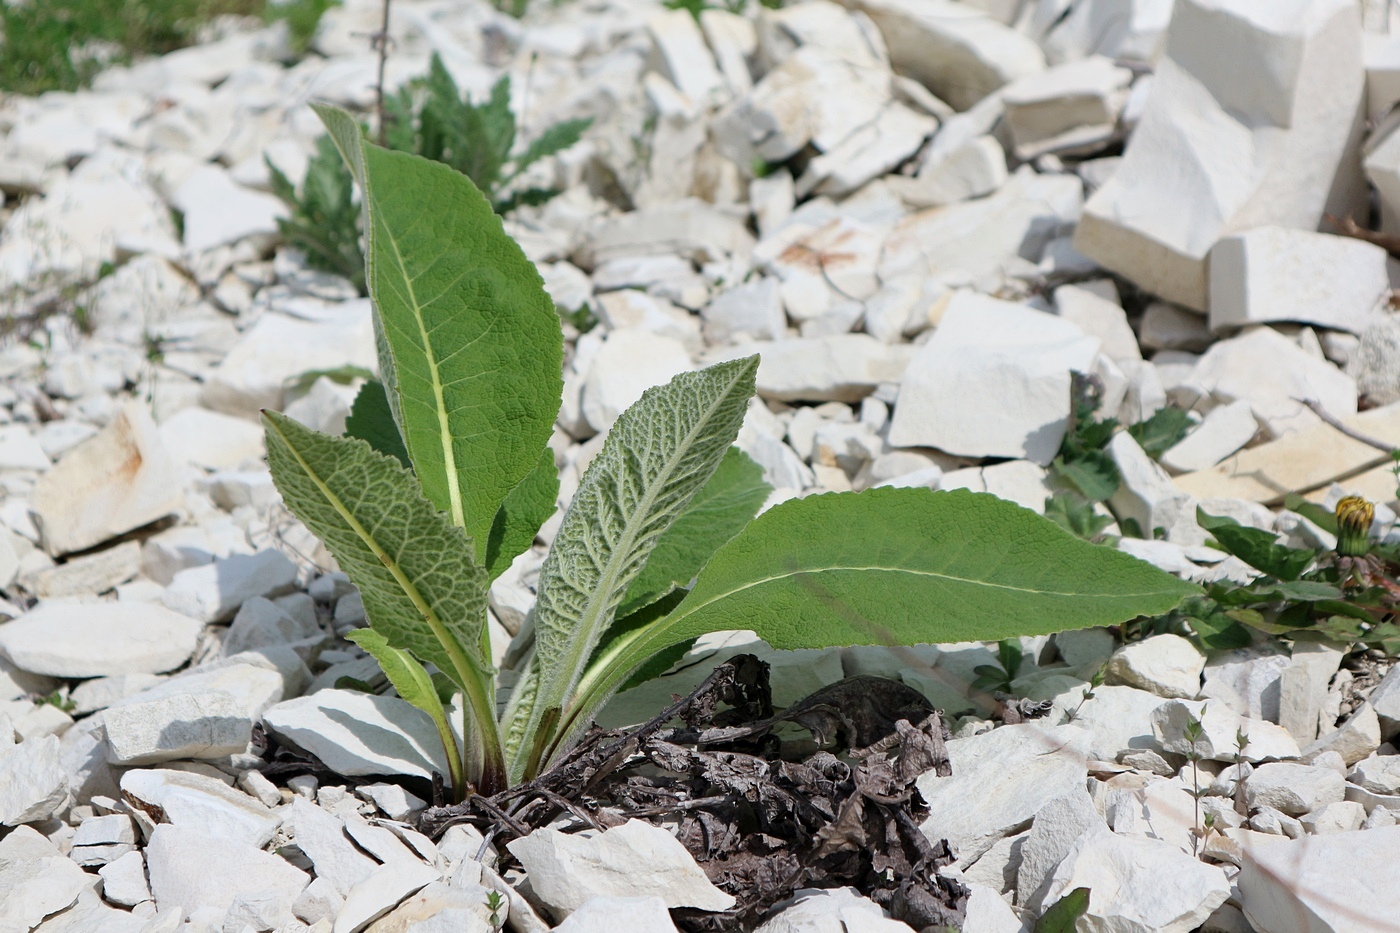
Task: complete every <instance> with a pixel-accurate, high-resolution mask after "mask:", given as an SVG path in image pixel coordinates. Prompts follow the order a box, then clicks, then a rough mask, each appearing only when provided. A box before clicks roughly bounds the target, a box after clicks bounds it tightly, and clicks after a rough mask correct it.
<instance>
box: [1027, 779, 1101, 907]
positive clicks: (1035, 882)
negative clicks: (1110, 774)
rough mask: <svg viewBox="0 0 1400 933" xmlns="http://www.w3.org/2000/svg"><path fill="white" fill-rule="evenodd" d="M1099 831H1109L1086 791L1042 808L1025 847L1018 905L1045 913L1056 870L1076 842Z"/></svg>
mask: <svg viewBox="0 0 1400 933" xmlns="http://www.w3.org/2000/svg"><path fill="white" fill-rule="evenodd" d="M1095 828H1104V829H1106V828H1107V825H1106V824H1105V823H1104V819H1103V817H1102V816H1101V815H1100V814H1099V812H1098V810H1096V809H1095V808H1094V801H1093V799H1092V798H1091V797H1090V796H1089V792H1088V791H1086V790H1085V789H1084V788H1083V787H1077V788H1075V789H1074V790H1071V791H1069V792H1068V793H1066V794H1064V795H1062V796H1060V797H1056V798H1055V799H1053V800H1051V801H1049V802H1047V803H1046V804H1045V805H1044V806H1043V807H1041V808H1040V812H1038V813H1037V814H1036V815H1035V822H1033V823H1032V824H1031V829H1030V833H1029V835H1027V837H1026V841H1025V843H1024V844H1023V845H1022V846H1021V865H1020V868H1019V869H1017V872H1016V892H1017V895H1016V898H1017V904H1019V905H1020V906H1021V907H1023V908H1025V909H1027V910H1030V911H1032V912H1039V911H1041V910H1042V909H1043V908H1044V906H1045V892H1046V891H1047V890H1049V885H1050V880H1051V876H1052V875H1053V874H1054V871H1055V867H1056V866H1057V865H1059V864H1060V862H1061V861H1063V860H1064V857H1065V856H1066V855H1068V854H1069V852H1070V849H1071V848H1072V847H1073V846H1074V841H1075V840H1076V839H1078V838H1079V837H1080V836H1082V835H1083V834H1084V833H1086V832H1089V831H1091V830H1093V829H1095Z"/></svg>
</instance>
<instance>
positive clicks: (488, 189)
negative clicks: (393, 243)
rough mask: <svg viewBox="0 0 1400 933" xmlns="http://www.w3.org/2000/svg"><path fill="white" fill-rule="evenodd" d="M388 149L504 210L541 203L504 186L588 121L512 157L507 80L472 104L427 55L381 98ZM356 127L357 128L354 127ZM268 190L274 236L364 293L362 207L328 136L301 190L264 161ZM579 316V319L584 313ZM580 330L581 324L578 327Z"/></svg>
mask: <svg viewBox="0 0 1400 933" xmlns="http://www.w3.org/2000/svg"><path fill="white" fill-rule="evenodd" d="M384 108H385V114H386V123H385V140H386V144H387V146H388V148H390V149H393V150H397V151H399V152H409V153H414V154H416V155H420V156H423V157H425V158H428V159H432V160H433V161H435V162H442V163H443V164H445V165H449V166H451V167H452V168H455V169H456V170H457V171H459V172H462V173H463V174H464V175H466V176H467V177H468V178H470V179H471V180H472V181H473V182H474V183H475V184H476V186H477V188H479V189H480V190H482V191H483V192H485V193H486V194H487V196H488V197H489V198H490V199H491V204H492V208H493V209H494V210H495V211H496V212H497V213H499V214H506V213H509V212H510V211H512V210H514V209H515V208H517V207H520V206H523V205H538V204H543V203H545V202H546V201H548V200H549V199H550V198H552V197H554V196H555V195H556V194H558V193H559V192H558V191H557V190H555V189H553V188H528V189H525V190H523V191H511V190H509V189H510V188H511V185H512V184H513V183H514V182H515V181H516V180H517V179H518V178H519V177H520V176H521V174H522V173H523V172H525V171H526V170H527V169H528V168H530V166H532V165H534V164H535V163H536V162H538V161H539V160H540V159H543V158H545V157H547V156H550V155H553V154H554V153H556V152H559V151H561V150H564V149H567V148H569V147H570V146H572V145H573V144H574V143H576V142H578V141H579V138H580V137H581V136H582V134H583V131H584V130H586V129H587V128H588V127H589V125H590V124H591V123H592V121H591V120H567V121H565V122H563V123H556V124H555V125H554V126H552V127H550V128H549V129H548V130H546V131H545V132H544V134H543V135H541V136H540V137H539V139H536V140H535V141H534V142H533V143H531V144H530V145H529V146H527V147H526V148H525V151H524V152H522V153H521V154H520V155H519V156H515V157H512V156H511V150H512V149H513V148H514V146H515V132H516V125H515V115H514V114H513V113H512V112H511V109H510V79H509V77H504V78H501V80H500V81H498V82H497V83H496V85H495V87H494V88H492V90H491V96H490V98H489V99H488V100H487V102H486V103H484V104H480V105H475V104H472V103H471V102H470V101H468V100H465V99H463V98H461V97H460V96H459V95H458V91H457V85H456V82H454V81H453V80H452V76H451V75H450V74H449V73H448V71H447V69H446V68H445V67H443V64H442V60H441V59H440V58H438V56H437V54H436V53H434V54H433V58H432V63H431V66H430V68H429V72H428V76H427V77H426V78H423V79H419V80H417V81H413V82H410V83H409V84H408V85H407V86H406V87H404V88H402V89H401V90H400V91H399V92H398V94H396V95H392V96H389V97H386V98H385V100H384ZM362 132H363V130H362ZM267 168H268V173H269V175H270V177H271V180H272V193H273V194H275V195H277V197H278V198H280V199H281V200H282V202H283V203H285V204H286V205H287V207H288V209H289V210H290V212H291V216H290V217H288V218H287V219H285V220H279V221H278V227H279V228H280V229H281V231H282V236H283V237H284V238H285V239H286V240H287V242H288V243H290V244H291V245H293V246H295V247H296V248H298V249H300V250H301V251H302V252H304V253H305V254H306V261H307V265H309V266H311V268H313V269H320V270H322V271H325V272H332V273H335V274H336V275H340V276H343V277H345V278H347V279H349V280H350V281H351V282H352V283H354V285H355V287H356V288H357V289H359V291H360V294H365V293H366V292H365V258H364V252H363V250H362V248H361V245H360V234H361V226H360V218H361V215H362V211H361V210H360V207H359V205H357V204H356V202H355V181H354V177H353V176H352V175H351V174H350V170H349V169H348V168H347V167H346V165H345V160H344V159H342V158H341V157H340V152H339V150H338V149H337V147H336V143H335V142H334V141H333V140H332V139H331V138H330V136H322V137H321V138H320V139H319V140H317V142H316V154H315V155H314V156H313V157H312V158H311V160H310V161H309V162H308V163H307V166H306V177H305V179H304V180H303V181H302V185H301V193H300V194H298V193H297V189H296V186H295V185H293V184H292V183H291V181H290V180H288V178H287V177H286V175H285V174H284V173H283V172H281V171H280V170H279V169H278V168H277V167H276V166H275V165H273V164H272V163H271V162H270V161H269V162H268V163H267ZM584 320H585V322H586V319H584ZM581 329H586V328H581Z"/></svg>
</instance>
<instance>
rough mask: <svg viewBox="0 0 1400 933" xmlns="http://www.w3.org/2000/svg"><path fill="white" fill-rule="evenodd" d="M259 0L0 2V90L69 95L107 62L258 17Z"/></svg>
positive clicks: (172, 47) (169, 46) (187, 41)
mask: <svg viewBox="0 0 1400 933" xmlns="http://www.w3.org/2000/svg"><path fill="white" fill-rule="evenodd" d="M264 2H265V0H145V2H141V3H130V2H124V0H30V2H27V3H0V35H3V37H4V38H3V40H2V41H3V43H4V44H3V46H0V90H5V91H10V92H13V93H17V94H41V93H43V92H44V91H55V90H59V91H74V90H77V89H78V88H80V87H82V86H83V85H85V84H86V83H87V82H88V81H90V80H91V79H92V77H93V76H94V75H95V74H96V73H97V72H98V71H99V70H100V69H101V68H103V67H105V65H106V64H107V63H109V62H127V61H130V60H131V59H133V58H134V57H136V56H140V55H163V54H165V53H166V52H171V51H174V50H175V49H178V48H183V47H184V46H187V45H190V44H192V43H193V42H194V41H196V38H197V35H198V32H199V28H200V27H201V26H202V25H203V24H204V23H207V22H208V21H209V20H210V19H212V18H213V17H215V16H218V15H221V14H226V13H233V14H241V15H258V14H260V13H261V12H262V10H263V4H264Z"/></svg>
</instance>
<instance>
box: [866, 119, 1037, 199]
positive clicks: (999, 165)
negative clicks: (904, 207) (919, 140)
mask: <svg viewBox="0 0 1400 933" xmlns="http://www.w3.org/2000/svg"><path fill="white" fill-rule="evenodd" d="M1008 177H1010V176H1009V175H1008V174H1007V171H1006V153H1005V152H1004V151H1003V150H1002V148H1001V143H999V142H997V141H996V138H995V137H993V136H976V137H974V138H972V139H970V140H968V141H967V142H965V143H963V144H962V145H961V146H958V147H957V148H955V149H953V150H951V151H949V152H948V153H947V154H945V155H944V156H943V157H942V158H941V159H938V160H936V161H930V162H924V163H923V165H921V166H920V167H919V171H918V172H917V173H916V174H915V175H914V177H913V178H908V177H905V176H903V175H890V176H889V177H888V178H886V179H885V183H886V184H888V185H890V187H891V188H892V189H893V190H894V192H895V193H896V194H898V195H899V197H900V198H901V199H902V200H903V201H904V203H905V204H908V205H910V206H911V207H940V206H942V205H945V204H957V203H958V202H959V201H967V200H971V199H972V198H980V197H982V196H983V195H986V194H991V193H992V192H993V191H996V190H997V189H998V188H1000V187H1001V186H1002V185H1004V184H1006V180H1007V178H1008Z"/></svg>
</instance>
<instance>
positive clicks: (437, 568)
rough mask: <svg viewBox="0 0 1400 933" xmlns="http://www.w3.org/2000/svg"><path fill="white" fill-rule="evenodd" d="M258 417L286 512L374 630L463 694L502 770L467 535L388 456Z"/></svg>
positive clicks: (481, 599)
mask: <svg viewBox="0 0 1400 933" xmlns="http://www.w3.org/2000/svg"><path fill="white" fill-rule="evenodd" d="M263 419H264V423H265V425H266V427H267V432H266V433H267V458H268V465H269V466H270V467H271V468H272V478H273V480H274V481H275V482H276V484H277V488H278V490H279V491H280V492H281V493H282V498H283V499H284V500H285V501H286V503H287V507H288V508H290V509H291V510H292V512H293V513H294V514H295V515H296V516H297V518H299V519H301V521H302V522H303V523H304V524H305V525H306V526H307V527H308V528H310V529H311V530H312V531H313V532H315V533H316V535H317V536H318V537H320V539H321V540H322V541H323V542H325V544H326V547H327V548H329V549H330V552H331V553H332V554H333V555H334V556H335V559H336V561H337V562H338V563H339V564H340V567H341V569H342V570H344V571H345V573H346V574H347V575H349V577H350V580H351V582H352V583H354V584H355V585H356V586H357V587H359V590H360V595H361V597H362V598H363V600H364V604H365V614H366V615H367V616H368V618H369V622H370V625H371V626H372V627H373V628H374V629H376V630H377V631H379V632H380V633H381V634H383V635H384V637H385V638H386V639H387V641H388V643H389V644H390V645H392V646H393V647H395V648H401V649H404V650H407V651H410V652H412V653H413V654H414V656H416V657H418V658H420V659H421V660H423V661H426V662H428V663H430V664H433V665H435V666H436V667H437V668H438V669H439V670H441V671H442V672H443V673H445V674H447V675H448V676H449V677H451V678H452V680H453V682H454V683H456V684H457V686H458V687H459V688H461V690H462V691H463V693H464V694H465V695H466V697H467V702H468V705H469V708H470V713H471V717H472V719H473V720H474V721H475V722H476V723H477V725H478V727H479V729H480V730H481V732H482V737H483V741H484V742H485V743H486V745H487V748H486V749H485V750H484V751H485V753H486V756H487V759H486V760H487V762H488V767H489V768H491V769H494V770H496V771H500V770H501V758H500V745H499V738H498V736H497V733H496V724H495V714H496V708H495V689H494V683H493V680H492V677H491V674H492V672H491V667H490V664H489V662H488V660H487V659H486V658H485V657H483V656H482V654H481V650H480V641H481V632H482V630H483V629H484V627H485V624H486V571H485V570H484V569H483V568H482V567H481V566H480V565H479V564H478V563H477V562H476V561H475V560H474V559H473V558H472V544H471V539H470V538H468V537H467V535H466V534H465V532H463V531H462V529H461V528H457V527H454V526H453V525H451V524H450V523H448V522H447V520H446V519H445V518H444V517H443V515H442V514H441V513H440V512H438V511H437V510H436V509H435V508H434V507H433V505H432V503H431V502H429V501H428V500H427V499H425V498H424V497H423V495H422V493H421V491H420V490H419V488H418V484H417V482H416V481H415V480H414V477H413V474H412V473H410V472H408V471H407V470H405V469H404V468H403V467H402V466H401V465H400V464H399V463H398V461H396V460H394V459H393V458H392V457H389V456H386V455H384V454H381V453H378V452H377V451H375V450H374V449H373V448H371V447H370V445H369V444H367V443H366V442H364V441H361V440H358V439H355V438H348V437H331V436H330V435H327V434H321V433H319V432H316V431H312V430H311V429H309V428H306V427H303V426H302V425H300V424H298V423H297V422H296V421H293V420H292V419H290V418H287V417H286V416H285V415H281V414H278V413H277V412H264V413H263ZM503 776H504V775H503V771H502V773H500V774H489V775H487V776H486V779H489V780H498V779H500V778H503ZM469 777H472V778H475V777H476V776H475V775H470V776H469Z"/></svg>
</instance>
